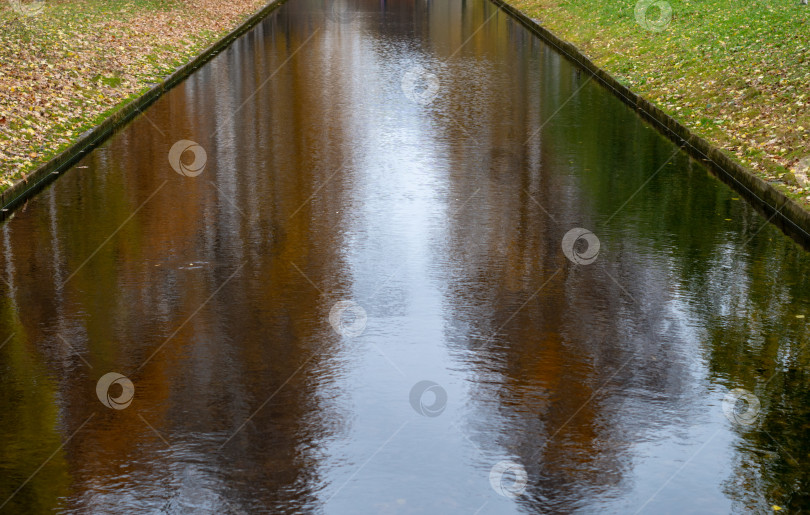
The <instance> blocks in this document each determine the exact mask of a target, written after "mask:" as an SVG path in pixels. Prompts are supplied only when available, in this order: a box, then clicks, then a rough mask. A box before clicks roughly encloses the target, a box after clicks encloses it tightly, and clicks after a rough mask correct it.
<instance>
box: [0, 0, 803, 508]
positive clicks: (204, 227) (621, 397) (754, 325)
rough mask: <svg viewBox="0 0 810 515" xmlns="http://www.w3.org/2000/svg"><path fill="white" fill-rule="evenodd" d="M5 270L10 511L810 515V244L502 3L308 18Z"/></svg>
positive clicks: (73, 175)
mask: <svg viewBox="0 0 810 515" xmlns="http://www.w3.org/2000/svg"><path fill="white" fill-rule="evenodd" d="M181 140H187V141H189V142H193V143H185V144H181V146H180V147H175V144H176V142H178V141H181ZM173 148H174V150H172V149H173ZM183 150H186V152H182V151H183ZM172 156H174V157H172ZM178 156H179V157H178ZM174 158H176V159H175V161H173V162H171V163H170V159H174ZM173 166H174V168H176V169H178V170H179V171H180V172H183V173H178V172H176V171H175V169H173ZM576 228H584V229H587V230H588V231H591V232H587V233H586V232H580V233H576V232H574V233H571V232H570V231H571V230H572V229H576ZM564 247H565V248H564ZM0 249H2V251H1V252H2V254H1V255H0V279H2V281H0V293H2V297H0V298H1V299H2V300H1V301H0V343H2V345H0V367H2V368H1V369H2V372H1V373H0V413H1V414H2V415H0V416H2V423H1V424H0V478H2V480H0V503H4V504H3V505H2V508H0V512H3V513H24V512H30V513H34V512H46V511H51V510H58V511H61V512H66V513H85V512H92V513H112V512H117V513H123V512H135V513H192V512H193V513H253V512H268V513H469V514H473V513H479V514H486V513H492V514H504V513H538V512H583V513H597V512H598V513H604V512H617V513H626V512H629V513H634V512H639V511H640V512H647V513H668V512H671V513H710V512H711V513H718V512H729V511H741V512H742V511H754V512H760V513H762V512H769V511H771V510H772V506H773V505H777V506H780V507H783V508H786V509H789V510H792V511H798V510H799V509H808V508H810V498H808V488H807V482H808V472H810V467H809V466H808V452H810V440H808V439H807V438H806V435H807V432H808V427H810V369H808V353H807V349H806V346H807V344H808V337H807V330H806V323H807V318H803V317H804V316H805V315H808V314H810V313H808V307H809V305H808V300H810V298H809V297H808V292H810V255H808V253H807V252H806V251H804V250H803V249H802V248H801V247H800V246H798V245H797V244H796V243H794V242H793V241H792V240H791V239H789V238H787V237H785V236H784V235H783V234H782V233H781V232H780V231H779V230H778V229H776V228H775V227H774V226H772V225H771V224H769V223H768V222H767V220H766V219H764V218H763V217H762V216H760V215H759V214H757V212H756V211H755V210H754V209H752V208H751V207H750V206H749V205H747V204H746V202H745V201H744V200H742V199H740V198H739V195H737V194H735V193H734V192H733V191H732V190H730V189H729V188H728V187H727V186H725V185H724V184H722V183H721V182H720V181H718V180H717V179H715V178H714V177H713V176H711V175H710V174H709V173H708V172H707V170H706V169H705V168H704V167H703V166H702V165H701V164H699V163H697V162H695V161H694V160H691V159H690V158H688V157H687V156H686V155H684V154H683V153H681V152H679V150H678V148H677V147H676V146H674V145H673V144H672V143H671V142H669V141H668V140H666V139H665V138H664V137H662V136H661V135H660V134H659V133H657V132H656V131H655V130H653V129H652V128H651V127H650V126H649V125H647V124H646V123H643V122H642V121H641V120H640V119H639V118H638V116H637V115H636V114H635V113H634V112H632V111H631V110H630V109H628V108H627V107H626V106H625V105H623V104H622V103H620V102H619V101H618V100H617V99H616V98H615V97H614V96H612V95H611V94H609V93H608V92H607V91H605V90H604V89H603V88H602V87H600V86H599V85H597V84H596V83H595V82H592V81H589V80H588V78H587V76H586V75H585V74H584V73H583V74H578V73H577V72H576V69H575V68H574V67H572V65H571V64H570V63H569V62H567V61H566V60H565V59H564V58H562V57H561V56H560V55H559V54H558V53H556V52H555V51H553V50H552V49H550V48H549V47H547V46H546V45H544V44H543V43H542V42H541V41H540V40H538V39H537V38H536V37H535V36H533V35H532V34H531V33H529V32H528V31H527V30H526V29H524V28H523V27H522V26H520V25H519V24H518V23H516V22H515V21H513V20H512V19H510V18H509V17H508V16H507V15H506V14H505V13H503V12H499V11H498V10H497V8H496V7H495V6H494V5H492V4H491V3H489V2H486V1H484V0H447V1H442V2H438V1H432V0H431V1H427V2H425V1H422V0H420V1H417V2H410V1H396V0H394V1H386V0H382V1H378V2H372V1H366V0H357V1H349V2H347V3H344V4H337V5H335V6H327V7H326V8H325V7H324V6H323V2H316V1H312V0H290V1H289V2H287V3H286V4H284V5H283V6H282V7H280V8H279V9H278V10H277V11H275V12H274V13H272V14H271V15H270V16H269V17H268V18H267V19H266V20H264V21H263V22H262V23H260V24H259V25H258V26H257V27H256V28H255V29H253V30H252V31H250V32H249V33H247V34H246V35H245V36H244V37H242V38H240V39H239V40H237V41H236V42H235V43H234V44H233V45H232V46H231V47H230V48H229V49H228V50H227V51H225V52H223V53H222V54H220V55H219V56H217V57H216V58H215V59H213V60H212V61H211V62H210V63H208V64H207V65H206V66H204V67H203V68H201V69H200V70H198V71H197V72H196V73H195V74H194V75H192V76H191V77H190V78H188V79H187V80H186V81H185V82H184V83H183V84H181V85H180V86H178V87H176V88H175V89H173V90H172V91H170V92H169V93H168V94H167V95H165V96H164V97H162V98H161V99H160V100H159V101H158V102H156V103H155V104H154V105H152V106H151V107H150V108H149V109H148V110H147V111H146V112H145V113H144V115H142V116H140V117H139V118H137V119H136V120H134V121H133V122H132V123H130V124H129V125H128V126H127V127H126V128H125V129H123V130H122V131H121V132H119V133H117V134H116V135H115V136H114V137H112V138H111V139H109V140H108V141H107V142H106V143H104V144H103V145H102V146H101V147H99V148H97V149H96V150H95V151H93V152H92V153H91V154H89V155H88V156H86V157H85V158H84V159H83V160H82V161H81V162H80V163H78V164H77V165H76V166H75V167H74V168H73V169H72V170H70V171H68V172H67V173H65V174H64V176H63V177H61V178H60V179H59V180H57V181H55V182H54V183H52V184H51V185H50V186H49V187H48V188H47V189H46V190H45V191H43V192H42V193H40V194H39V195H38V196H37V197H36V198H34V199H33V200H31V201H29V202H28V203H27V205H26V206H25V207H23V208H21V209H18V210H17V211H16V212H15V213H14V215H13V216H12V217H11V218H10V219H9V220H7V221H5V222H4V223H3V224H2V225H1V226H0ZM110 372H115V373H117V374H120V376H107V375H106V374H108V373H110ZM122 376H123V379H122ZM101 378H105V379H103V380H101V381H100V379H101ZM738 389H742V390H738ZM130 394H132V395H130ZM130 397H131V398H130ZM735 401H736V402H735ZM746 401H747V402H746ZM116 403H118V404H116ZM724 408H725V409H724Z"/></svg>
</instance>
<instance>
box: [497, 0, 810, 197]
mask: <svg viewBox="0 0 810 515" xmlns="http://www.w3.org/2000/svg"><path fill="white" fill-rule="evenodd" d="M511 3H512V5H514V6H515V7H517V8H519V9H521V10H522V11H524V12H525V13H526V14H528V15H529V16H530V17H532V18H536V19H540V21H541V23H542V25H543V26H545V27H546V28H548V29H549V30H551V31H553V32H554V33H555V34H557V35H559V36H560V37H562V38H564V39H566V40H568V41H570V42H572V43H574V44H575V45H577V46H578V47H579V48H580V49H581V50H582V51H583V52H584V53H585V54H586V55H588V56H589V57H590V58H591V59H593V60H594V62H595V63H596V64H598V65H599V66H602V67H603V68H605V69H606V70H607V71H608V72H610V73H611V74H613V75H614V77H616V78H617V79H618V80H620V81H621V82H623V83H625V84H627V85H629V87H630V88H631V89H633V90H634V91H636V92H637V93H639V94H641V95H642V96H643V97H645V98H646V99H648V100H650V101H652V102H653V103H654V104H656V105H657V106H658V107H660V108H661V109H663V110H664V111H665V112H667V113H668V114H670V115H672V116H674V117H675V118H676V119H678V120H679V121H681V122H682V123H684V124H685V125H686V126H688V127H689V128H690V129H692V130H693V131H695V132H697V133H699V134H701V135H702V136H704V137H706V138H707V139H709V140H710V141H712V142H713V143H715V144H716V145H717V146H719V147H721V148H723V149H725V150H727V151H728V152H729V153H730V154H732V155H734V156H736V158H737V159H738V160H739V161H741V162H743V164H745V165H747V166H749V167H751V168H752V169H754V170H755V171H756V172H757V173H758V174H759V175H760V176H762V177H763V178H766V179H769V180H781V178H782V177H783V176H784V174H785V172H787V171H788V170H790V169H791V168H792V167H793V166H795V165H796V163H797V162H798V161H799V160H800V159H802V158H805V157H807V156H810V109H808V106H810V7H808V6H802V5H799V4H798V1H796V0H762V1H760V2H739V1H731V0H703V1H700V2H697V1H689V0H669V1H668V4H669V6H670V7H671V9H672V19H671V21H670V23H669V24H668V25H666V26H665V28H664V29H663V30H661V31H660V32H659V31H652V30H648V29H646V28H644V26H642V24H641V23H639V22H638V21H637V20H636V16H635V6H636V3H635V2H630V1H623V0H619V1H616V0H610V1H608V0H560V1H555V0H513V1H512V2H511ZM647 15H648V19H652V20H655V19H656V17H657V16H658V14H657V13H656V12H655V8H651V9H650V10H649V11H648V13H647ZM783 190H784V191H786V192H788V193H789V194H790V195H791V196H793V197H795V198H798V197H799V196H804V195H806V194H807V193H808V190H807V189H805V188H797V187H796V186H795V185H791V184H785V185H784V188H783Z"/></svg>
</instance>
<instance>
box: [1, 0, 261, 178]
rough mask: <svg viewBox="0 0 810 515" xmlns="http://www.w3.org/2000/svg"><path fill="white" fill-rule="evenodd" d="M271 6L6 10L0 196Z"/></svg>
mask: <svg viewBox="0 0 810 515" xmlns="http://www.w3.org/2000/svg"><path fill="white" fill-rule="evenodd" d="M266 3H267V2H266V1H264V0H233V1H231V2H216V1H215V0H128V1H116V0H84V1H79V0H61V1H48V2H44V3H41V4H36V3H27V2H25V3H18V2H6V1H4V2H2V3H1V4H0V191H2V190H4V189H6V188H7V187H8V186H10V185H11V184H12V183H13V182H15V181H16V180H18V179H20V178H22V177H24V176H25V174H27V173H29V172H31V171H32V170H34V169H35V168H36V167H38V166H39V165H41V164H42V163H44V162H46V161H48V160H49V159H50V158H51V157H53V156H55V155H56V154H57V153H58V152H59V151H60V150H62V149H64V148H66V147H67V146H68V145H69V144H70V143H71V142H72V141H74V140H75V139H76V138H77V137H78V136H79V135H80V134H81V133H83V132H84V131H86V130H87V129H89V128H91V127H93V126H95V125H97V124H98V123H99V122H100V121H101V120H103V119H104V118H105V117H106V116H107V115H109V114H110V113H111V112H114V111H115V110H116V109H118V108H120V106H121V105H123V104H125V103H126V102H127V101H129V100H130V99H132V98H134V97H136V96H138V95H140V94H142V93H143V92H145V91H146V90H148V89H149V87H150V86H151V85H153V84H155V83H158V82H160V81H162V80H163V78H164V77H165V76H166V75H168V74H169V73H171V72H172V71H174V70H175V69H176V68H177V67H178V66H179V65H181V64H183V63H185V62H186V61H187V60H188V59H189V58H190V57H192V56H194V55H196V54H197V53H199V52H200V51H202V50H203V49H204V48H206V47H208V46H209V45H210V44H212V43H214V42H215V41H216V40H217V39H219V38H220V37H222V36H223V35H225V34H226V33H227V32H229V31H230V30H232V29H233V28H234V27H236V26H237V25H238V24H239V23H240V22H241V21H243V20H244V19H245V18H247V17H248V16H249V15H251V14H252V13H253V12H255V11H256V10H258V9H259V8H260V7H261V6H263V5H265V4H266Z"/></svg>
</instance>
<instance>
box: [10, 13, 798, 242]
mask: <svg viewBox="0 0 810 515" xmlns="http://www.w3.org/2000/svg"><path fill="white" fill-rule="evenodd" d="M286 1H287V0H272V1H271V2H270V3H268V4H267V5H265V6H264V7H263V8H261V9H259V10H258V11H257V12H256V13H254V14H253V15H252V16H251V17H250V18H248V19H247V20H245V21H244V22H243V23H242V24H241V25H239V26H238V27H237V28H235V29H234V30H232V31H231V32H230V33H228V34H227V35H226V36H224V37H223V38H222V39H220V40H219V41H217V42H215V43H213V44H212V45H211V46H209V47H208V48H206V49H205V50H203V51H202V52H201V53H200V54H199V55H197V56H196V57H194V58H193V59H191V60H190V61H189V62H187V63H186V64H185V65H183V66H181V67H179V68H178V69H177V70H175V72H174V73H172V74H171V75H169V76H168V77H166V79H164V81H163V82H161V83H160V84H157V85H155V86H153V87H152V88H151V89H150V90H149V91H147V92H146V93H144V94H143V95H141V96H140V97H138V98H136V99H134V100H132V101H131V102H129V103H128V104H126V105H125V106H124V107H122V108H121V109H119V110H118V111H117V112H115V113H113V114H112V115H110V116H109V117H108V118H107V119H105V120H104V121H103V122H102V123H100V124H99V125H97V126H96V127H94V128H93V129H90V130H89V131H87V132H85V133H84V134H82V136H81V137H79V139H78V140H77V141H76V142H75V143H73V144H72V145H71V146H69V147H68V148H67V149H65V150H64V151H62V152H61V153H60V154H59V155H57V156H56V157H54V158H53V159H51V160H50V161H48V162H46V163H44V164H43V165H42V166H40V167H39V168H37V169H36V170H34V171H33V172H31V173H30V174H28V176H27V177H25V178H24V179H20V180H19V181H17V182H16V183H15V184H13V185H12V186H11V187H9V188H8V189H6V190H5V191H3V192H2V193H0V206H2V208H1V209H2V211H0V220H3V219H4V218H6V217H7V216H8V215H9V214H10V213H11V212H13V210H14V209H15V208H16V207H18V206H19V205H21V204H22V203H23V202H24V201H25V200H28V199H29V198H31V197H32V196H33V195H35V194H36V193H37V192H38V191H40V190H41V189H42V188H43V187H44V186H45V185H47V184H48V183H49V182H50V181H51V180H53V179H55V178H56V177H57V176H58V175H59V174H60V173H61V172H62V171H63V170H65V169H67V168H69V167H70V166H71V165H73V164H75V163H76V162H77V161H78V160H80V159H81V158H82V157H83V156H84V155H86V154H87V153H89V152H90V151H91V150H93V149H94V148H95V147H97V146H98V145H100V144H101V143H102V142H103V141H104V140H106V139H107V138H108V137H109V136H111V135H112V134H113V133H114V132H115V131H116V130H117V129H119V128H121V127H122V126H124V125H125V124H126V123H127V122H129V121H130V120H132V119H133V118H135V117H136V116H137V115H138V114H139V113H140V112H141V111H143V110H144V109H146V108H147V107H148V106H149V105H150V104H152V103H153V102H154V101H156V100H157V99H158V98H160V97H161V96H162V95H163V94H164V93H166V92H167V91H169V90H170V89H171V88H173V87H174V86H176V85H178V84H179V83H180V82H182V81H183V79H185V78H186V77H188V76H189V75H191V74H192V73H193V72H194V70H196V69H197V68H199V67H201V66H202V65H204V64H205V63H206V62H208V61H209V60H211V59H212V58H213V57H214V56H215V55H217V54H218V53H219V52H221V51H222V50H225V49H226V48H227V47H228V45H230V44H231V43H232V42H233V41H234V40H235V39H236V38H238V37H239V36H241V35H242V34H244V33H245V32H247V31H248V30H250V29H251V28H253V27H254V26H255V25H256V24H258V23H259V22H260V21H261V20H262V19H264V18H265V17H266V16H267V15H268V14H269V13H270V12H271V11H273V10H275V9H276V8H278V7H280V6H281V5H282V4H283V3H284V2H286ZM489 1H491V2H492V3H494V4H495V5H497V6H498V7H499V8H501V9H502V10H503V11H505V12H506V13H508V14H509V15H510V16H512V17H513V18H515V19H516V20H517V21H519V22H520V23H521V24H522V25H523V26H525V27H526V28H527V29H529V30H530V31H531V32H533V33H534V34H536V35H537V36H539V37H540V38H541V39H542V40H543V41H544V42H546V43H547V44H549V45H550V46H552V47H553V48H555V49H556V50H557V51H558V52H560V53H561V54H562V55H563V56H565V57H566V58H567V59H568V60H569V61H571V62H573V63H574V64H575V65H577V66H579V67H581V68H583V69H584V70H586V71H587V72H588V73H590V74H591V75H592V76H593V77H594V78H596V79H597V80H598V82H599V83H600V84H602V85H603V86H604V87H606V88H607V89H608V90H610V91H611V92H613V94H615V95H616V96H617V97H618V98H619V99H620V100H621V101H622V102H624V103H625V104H627V105H628V106H630V107H631V108H633V109H634V110H636V111H637V112H638V113H639V114H640V115H641V117H642V118H644V119H645V120H647V121H648V122H650V123H651V125H653V126H654V127H655V128H656V129H657V130H658V131H659V132H661V133H662V134H664V135H665V136H666V137H668V138H669V139H670V140H671V141H673V142H674V143H675V144H677V145H679V146H681V147H682V148H683V150H684V151H686V152H687V154H689V155H690V156H692V157H693V158H695V159H697V160H698V161H700V162H703V163H704V164H706V165H707V166H708V168H709V169H710V170H711V171H712V172H713V173H714V174H715V175H716V176H717V177H718V178H719V179H720V180H722V181H723V182H725V183H726V184H728V185H729V186H731V187H732V188H733V189H734V190H735V191H737V192H738V193H739V194H740V195H742V196H743V197H744V198H745V199H746V200H747V201H748V202H750V203H751V204H753V206H754V207H755V208H756V209H757V210H758V211H760V213H762V214H763V215H764V216H765V217H766V218H767V219H768V220H769V221H770V222H772V223H774V224H775V225H776V226H777V227H779V228H780V229H782V230H783V231H784V232H785V233H786V234H788V235H789V236H791V237H792V238H794V239H796V240H798V241H799V242H801V243H803V244H805V245H806V246H810V211H808V210H806V209H805V208H803V207H802V206H801V205H800V204H799V203H797V202H795V201H794V200H792V199H790V198H788V197H787V196H786V195H785V194H783V193H782V192H781V191H779V190H777V189H776V188H775V187H774V186H773V185H771V184H769V183H768V182H767V181H765V180H763V179H762V178H760V177H757V176H756V175H755V174H754V172H753V171H752V170H751V169H749V168H746V167H745V166H743V165H742V164H740V163H739V162H737V161H736V160H735V159H734V158H732V157H731V156H729V155H727V154H726V153H724V152H723V151H721V150H720V149H719V148H718V147H715V146H714V145H712V144H711V143H709V141H707V140H706V139H704V138H702V137H700V136H698V135H697V134H694V133H693V132H692V131H690V130H689V129H688V128H687V127H685V126H684V125H682V124H681V123H679V122H678V121H677V120H675V119H674V118H672V117H671V116H669V115H668V114H666V113H665V112H664V111H662V110H661V109H658V108H657V107H655V106H654V105H653V104H652V103H651V102H649V101H648V100H646V99H644V98H643V97H641V96H639V95H638V94H636V93H634V92H633V91H632V90H630V88H628V87H627V86H625V85H624V84H622V83H620V82H619V81H618V80H616V79H615V78H614V77H613V76H611V75H610V74H609V73H608V72H606V71H605V70H603V69H602V68H600V67H599V66H597V65H595V64H594V63H593V62H592V61H591V60H590V59H588V58H587V57H586V56H585V55H584V54H583V53H582V52H581V51H580V50H579V49H578V48H577V47H576V46H574V45H573V44H571V43H569V42H567V41H565V40H563V39H561V38H559V37H557V36H556V35H555V34H554V33H553V32H551V31H550V30H548V29H546V28H545V27H543V26H541V25H540V24H538V23H537V22H535V21H534V20H533V19H531V18H530V17H528V16H527V15H526V14H524V13H523V12H522V11H520V10H519V9H517V8H515V7H513V6H511V5H509V4H508V3H506V2H504V1H503V0H489Z"/></svg>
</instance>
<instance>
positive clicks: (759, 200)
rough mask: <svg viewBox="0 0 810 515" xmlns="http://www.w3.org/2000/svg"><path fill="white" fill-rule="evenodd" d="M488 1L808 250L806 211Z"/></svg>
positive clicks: (536, 25)
mask: <svg viewBox="0 0 810 515" xmlns="http://www.w3.org/2000/svg"><path fill="white" fill-rule="evenodd" d="M491 1H492V3H494V4H495V5H497V6H498V7H499V8H501V9H502V10H503V11H504V12H506V13H507V14H509V15H510V16H512V17H513V18H514V19H516V20H517V21H518V22H520V23H521V24H522V25H523V26H525V27H526V28H527V29H529V30H530V31H532V32H533V33H534V34H536V35H537V36H538V37H540V38H541V39H542V40H543V41H544V42H546V43H547V44H549V45H551V46H552V47H554V48H555V49H556V50H557V51H559V52H560V53H561V54H562V55H563V56H565V57H566V58H567V59H568V60H569V61H571V62H572V63H574V64H575V65H577V66H579V67H581V68H583V69H585V71H587V72H588V73H590V74H591V75H592V76H593V77H594V78H596V79H597V80H598V82H599V83H600V84H601V85H602V86H603V87H606V88H607V89H608V90H610V91H611V92H612V93H613V94H614V95H616V96H617V97H618V98H619V99H620V100H621V101H622V102H624V103H625V104H627V105H628V106H630V107H631V108H632V109H634V110H635V111H637V112H638V113H639V114H640V115H641V117H642V118H644V119H645V120H647V121H648V122H650V124H651V125H652V126H654V127H655V128H656V129H657V130H658V131H659V132H660V133H662V134H663V135H665V136H666V137H667V138H669V139H670V140H671V141H672V142H674V143H675V144H676V145H678V146H680V147H681V148H682V149H683V150H684V151H685V152H686V153H687V154H688V155H689V156H690V157H692V158H693V159H695V160H697V161H699V162H701V163H703V164H704V165H706V166H707V167H708V168H709V170H711V171H712V173H713V174H714V175H715V176H716V177H717V178H718V179H720V180H721V181H723V182H724V183H726V184H727V185H729V186H730V187H731V188H732V189H734V190H735V191H736V192H738V193H739V194H740V195H742V196H743V197H744V198H745V199H746V200H747V201H748V202H749V203H750V204H751V205H752V206H753V207H754V208H755V209H756V210H757V211H759V212H760V213H761V214H762V215H763V216H764V217H765V218H766V219H767V220H768V221H769V222H770V223H773V224H774V225H776V226H777V227H779V228H780V229H781V230H782V231H783V232H784V233H785V234H787V235H788V236H789V237H791V238H792V239H793V240H794V241H796V242H797V243H799V244H801V245H802V246H804V247H805V248H807V249H810V210H808V209H806V208H804V207H803V206H802V205H800V204H799V203H798V202H796V201H795V200H793V199H791V198H790V197H788V196H787V195H785V194H784V193H783V192H781V191H780V190H779V189H777V188H776V187H774V186H773V185H772V184H770V183H769V182H768V181H766V180H764V179H762V178H761V177H759V176H757V175H756V174H755V173H754V171H753V170H751V169H749V168H747V167H745V166H744V165H742V164H741V163H740V162H738V161H737V160H736V159H734V158H733V157H731V156H730V155H728V154H727V153H726V152H724V151H723V150H722V149H720V148H719V147H717V146H715V145H713V144H711V143H710V142H709V141H708V140H706V139H705V138H703V137H701V136H698V135H697V134H695V133H694V132H692V131H691V130H690V129H689V128H687V127H686V126H684V125H683V124H682V123H680V122H679V121H678V120H676V119H675V118H673V117H672V116H670V115H668V114H666V113H665V112H664V111H663V110H661V109H659V108H658V107H656V106H655V105H653V104H652V102H650V101H648V100H647V99H645V98H643V97H642V96H640V95H639V94H637V93H635V92H634V91H632V90H631V89H630V88H628V87H627V86H625V85H624V84H622V83H621V82H619V81H618V80H617V79H616V78H615V77H613V76H612V75H611V74H610V73H608V72H607V71H605V70H604V69H603V68H601V67H599V66H597V65H596V64H594V63H593V61H591V60H590V59H589V58H588V57H587V56H586V55H585V54H584V53H582V51H581V50H580V49H579V48H577V47H576V46H575V45H574V44H572V43H570V42H568V41H566V40H564V39H562V38H560V37H559V36H557V35H556V34H554V33H553V32H552V31H550V30H549V29H547V28H545V27H544V26H543V25H542V24H541V20H536V19H533V18H531V17H529V16H528V15H527V14H525V13H524V12H523V11H521V10H520V9H518V8H516V7H514V6H512V5H510V4H509V3H507V2H506V1H504V0H491Z"/></svg>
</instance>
